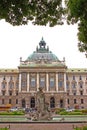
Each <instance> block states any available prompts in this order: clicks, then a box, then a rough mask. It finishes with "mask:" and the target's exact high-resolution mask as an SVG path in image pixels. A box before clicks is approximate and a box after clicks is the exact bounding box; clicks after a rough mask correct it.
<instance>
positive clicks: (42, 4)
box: [0, 0, 87, 55]
mask: <svg viewBox="0 0 87 130" xmlns="http://www.w3.org/2000/svg"><path fill="white" fill-rule="evenodd" d="M63 1H65V5H66V7H65V8H64V7H63V4H62V3H63ZM0 19H5V20H6V21H7V22H9V23H11V24H12V25H14V26H15V25H22V24H27V23H28V22H29V21H32V23H33V24H34V25H35V24H37V25H47V24H49V26H51V27H53V26H55V25H58V24H60V25H62V24H63V22H64V19H66V20H67V23H68V24H74V23H77V24H78V40H79V43H78V48H79V50H80V51H81V52H86V55H87V0H0Z"/></svg>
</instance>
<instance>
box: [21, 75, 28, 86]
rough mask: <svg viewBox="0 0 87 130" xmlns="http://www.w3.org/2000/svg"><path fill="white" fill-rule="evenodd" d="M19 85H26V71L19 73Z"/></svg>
mask: <svg viewBox="0 0 87 130" xmlns="http://www.w3.org/2000/svg"><path fill="white" fill-rule="evenodd" d="M21 86H22V88H25V87H26V86H27V73H25V72H24V73H22V74H21Z"/></svg>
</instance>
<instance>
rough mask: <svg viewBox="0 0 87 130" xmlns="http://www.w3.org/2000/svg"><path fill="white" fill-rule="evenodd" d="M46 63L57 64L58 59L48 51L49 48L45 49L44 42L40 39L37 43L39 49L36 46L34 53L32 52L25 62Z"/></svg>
mask: <svg viewBox="0 0 87 130" xmlns="http://www.w3.org/2000/svg"><path fill="white" fill-rule="evenodd" d="M40 60H43V61H45V62H46V61H47V62H57V61H59V59H58V58H57V56H56V55H55V54H53V53H52V52H51V51H49V47H46V42H45V41H44V40H43V38H42V39H41V41H40V43H39V48H38V46H37V48H36V51H34V52H33V53H32V54H31V55H30V56H29V57H28V58H27V60H26V61H29V62H35V61H40Z"/></svg>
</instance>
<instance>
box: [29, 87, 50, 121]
mask: <svg viewBox="0 0 87 130" xmlns="http://www.w3.org/2000/svg"><path fill="white" fill-rule="evenodd" d="M36 104H37V105H36V108H37V110H36V112H34V113H30V114H29V119H30V118H31V119H32V121H40V120H51V111H50V108H49V104H48V103H47V102H45V95H44V92H43V90H42V88H41V87H40V88H39V91H38V92H37V94H36Z"/></svg>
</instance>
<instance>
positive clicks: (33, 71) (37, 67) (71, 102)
mask: <svg viewBox="0 0 87 130" xmlns="http://www.w3.org/2000/svg"><path fill="white" fill-rule="evenodd" d="M40 87H42V88H43V92H44V94H45V101H46V102H47V103H49V107H50V108H87V69H85V68H84V69H78V68H77V69H72V68H68V67H67V66H66V64H65V59H63V61H60V60H59V59H58V58H57V56H56V55H55V54H53V53H52V52H51V51H50V50H49V47H47V46H46V42H45V41H44V40H43V38H42V39H41V41H40V42H39V45H38V46H37V47H36V51H34V52H33V53H32V54H31V55H30V56H29V57H28V58H27V59H26V60H25V61H22V58H20V65H19V66H18V68H17V69H0V106H4V105H6V104H11V105H12V106H13V107H19V108H26V107H28V108H35V107H36V105H37V102H36V93H37V91H38V90H39V88H40Z"/></svg>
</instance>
